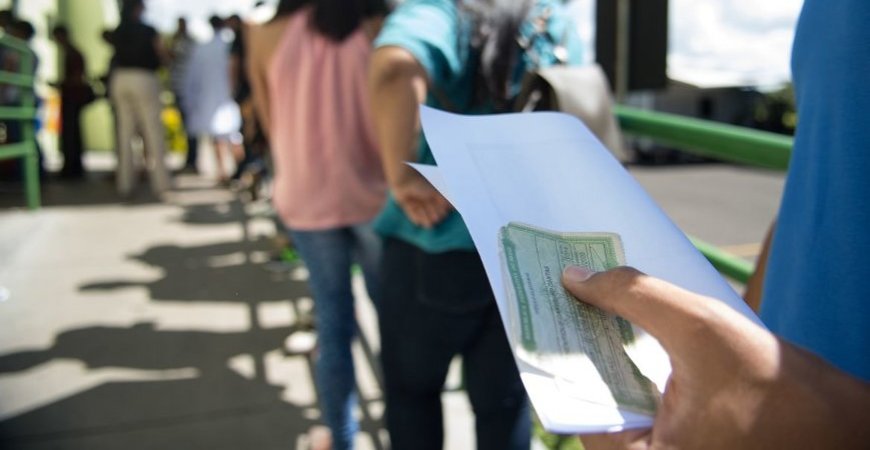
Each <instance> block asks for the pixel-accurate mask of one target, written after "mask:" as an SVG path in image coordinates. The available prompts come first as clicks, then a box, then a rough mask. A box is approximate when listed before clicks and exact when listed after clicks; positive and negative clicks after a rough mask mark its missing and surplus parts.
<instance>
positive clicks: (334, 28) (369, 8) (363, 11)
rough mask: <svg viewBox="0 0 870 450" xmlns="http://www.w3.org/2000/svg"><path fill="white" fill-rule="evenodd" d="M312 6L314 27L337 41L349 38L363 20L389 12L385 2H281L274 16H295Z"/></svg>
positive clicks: (337, 0) (333, 0)
mask: <svg viewBox="0 0 870 450" xmlns="http://www.w3.org/2000/svg"><path fill="white" fill-rule="evenodd" d="M307 5H312V6H313V8H314V11H313V14H312V16H311V25H312V26H313V27H314V29H315V30H317V31H318V32H320V33H322V34H324V35H326V36H327V37H329V38H330V39H332V40H333V41H336V42H341V41H343V40H345V38H347V37H348V36H350V35H351V34H352V33H353V32H354V31H356V29H357V28H359V26H360V24H361V23H362V21H363V20H364V19H366V18H369V17H373V16H376V15H383V14H386V12H387V4H386V1H385V0H281V1H280V2H278V8H277V9H276V11H275V17H276V18H277V17H281V16H284V15H287V14H292V13H295V12H296V11H298V10H299V9H301V8H303V7H305V6H307Z"/></svg>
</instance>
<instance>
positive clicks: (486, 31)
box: [463, 0, 534, 110]
mask: <svg viewBox="0 0 870 450" xmlns="http://www.w3.org/2000/svg"><path fill="white" fill-rule="evenodd" d="M533 1H534V0H475V1H472V2H466V3H464V4H463V9H464V11H465V12H466V13H467V14H468V16H469V17H470V20H472V21H473V22H474V25H473V29H474V32H473V35H472V38H471V39H472V40H471V46H472V48H473V49H474V50H475V52H476V53H477V55H478V61H479V65H478V67H477V70H476V72H477V77H476V78H477V80H476V83H475V87H474V97H475V98H474V99H473V102H474V103H475V104H478V105H479V104H482V103H492V105H493V106H494V107H495V109H496V110H506V109H508V108H509V107H510V102H511V100H512V99H511V94H512V93H511V84H512V82H513V75H514V69H515V67H516V65H517V63H518V58H519V57H520V53H521V52H520V47H519V44H518V43H517V35H518V34H519V30H520V26H521V25H522V23H523V21H525V20H526V17H527V16H528V14H529V11H530V10H531V7H532V4H533Z"/></svg>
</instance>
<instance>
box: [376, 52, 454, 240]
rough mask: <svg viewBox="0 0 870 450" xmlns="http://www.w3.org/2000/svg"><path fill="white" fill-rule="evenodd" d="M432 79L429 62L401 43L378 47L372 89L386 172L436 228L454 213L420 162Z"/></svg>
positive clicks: (415, 214) (406, 201)
mask: <svg viewBox="0 0 870 450" xmlns="http://www.w3.org/2000/svg"><path fill="white" fill-rule="evenodd" d="M427 81H428V77H427V75H426V71H425V70H424V69H423V66H421V65H420V63H419V62H418V61H417V60H416V59H415V58H414V56H413V55H412V54H411V53H410V52H408V51H407V50H405V49H403V48H401V47H382V48H379V49H377V50H375V52H374V54H373V56H372V63H371V68H370V71H369V91H370V93H371V99H372V112H373V118H374V125H375V132H376V133H377V136H378V141H379V144H380V146H381V159H382V161H383V165H384V173H385V174H386V176H387V182H389V184H390V189H391V190H392V193H393V196H394V197H395V199H396V201H397V202H398V203H399V206H401V207H402V210H403V211H404V212H405V214H406V215H407V216H408V218H409V219H411V221H412V222H414V223H415V224H417V225H419V226H422V227H426V228H431V227H433V226H435V225H437V224H438V223H439V222H440V221H441V220H443V219H444V217H446V216H447V213H448V212H449V211H450V204H449V203H448V202H447V200H445V199H444V197H442V196H441V194H439V193H438V191H437V190H435V188H433V187H432V186H431V185H430V184H429V182H427V181H426V180H425V179H424V178H423V177H422V176H420V174H418V173H417V172H416V171H415V170H413V169H411V168H410V167H408V166H407V165H406V164H405V162H406V161H415V160H416V158H417V156H416V152H415V150H416V147H417V138H418V136H419V133H420V113H419V105H420V104H421V103H423V102H424V101H425V100H426V89H427V88H426V86H427Z"/></svg>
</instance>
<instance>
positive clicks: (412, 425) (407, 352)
mask: <svg viewBox="0 0 870 450" xmlns="http://www.w3.org/2000/svg"><path fill="white" fill-rule="evenodd" d="M381 273H382V275H383V278H382V279H383V284H382V285H381V286H382V297H381V299H380V303H379V304H378V318H379V322H380V329H381V359H382V363H383V369H384V383H385V396H386V416H387V417H386V423H387V429H388V431H389V433H390V441H391V442H392V446H393V449H394V450H409V449H414V450H428V449H432V450H441V448H442V446H443V440H444V436H443V434H444V432H443V417H442V409H441V390H442V388H443V386H444V381H445V378H446V377H447V369H448V366H449V365H450V361H451V359H452V358H453V357H454V356H455V355H461V356H462V361H463V369H464V378H465V386H466V390H467V392H468V397H469V400H470V402H471V406H472V409H473V410H474V415H475V430H476V435H477V448H478V449H480V450H521V449H525V450H527V449H528V448H529V445H530V440H531V435H530V433H531V422H530V417H529V408H528V402H527V399H526V394H525V390H524V388H523V385H522V382H521V381H520V377H519V373H518V371H517V367H516V364H515V362H514V359H513V356H512V354H511V351H510V348H509V345H508V342H507V338H506V337H505V333H504V328H503V326H502V323H501V318H500V317H499V314H498V309H497V307H496V304H495V299H494V298H493V295H492V291H491V290H490V287H489V283H488V281H487V278H486V273H485V272H484V270H483V265H482V264H481V262H480V257H479V256H478V255H477V253H476V252H468V251H453V252H446V253H440V254H429V253H426V252H424V251H422V250H421V249H419V248H417V247H415V246H412V245H410V244H407V243H405V242H402V241H399V240H396V239H387V240H386V242H385V245H384V259H383V265H382V269H381Z"/></svg>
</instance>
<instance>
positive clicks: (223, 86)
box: [181, 16, 241, 184]
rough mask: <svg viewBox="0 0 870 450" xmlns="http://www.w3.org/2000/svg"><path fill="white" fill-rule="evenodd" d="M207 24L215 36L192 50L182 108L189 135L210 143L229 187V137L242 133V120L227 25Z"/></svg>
mask: <svg viewBox="0 0 870 450" xmlns="http://www.w3.org/2000/svg"><path fill="white" fill-rule="evenodd" d="M208 22H209V24H210V25H211V27H212V31H213V32H214V35H213V36H212V38H211V40H209V41H208V42H205V43H201V44H197V45H195V46H194V47H193V50H192V51H191V54H190V60H189V61H188V63H187V68H186V69H185V71H184V79H183V82H182V86H183V87H182V89H181V91H182V92H184V99H183V100H184V103H183V105H182V107H183V108H184V109H185V117H186V118H187V124H186V126H187V132H188V133H190V134H192V135H194V136H208V138H209V139H210V140H211V144H212V147H213V149H214V159H215V166H216V167H217V178H218V182H219V183H220V184H226V183H228V182H229V175H228V173H227V172H228V170H227V169H226V167H225V166H224V165H225V163H226V161H227V159H231V158H232V154H231V153H232V152H231V149H230V138H231V137H232V136H233V135H234V134H236V133H238V132H239V128H240V126H241V123H240V122H241V118H240V116H239V107H238V105H237V104H236V102H234V101H233V97H232V86H231V83H230V54H229V43H228V42H227V41H226V40H225V38H224V36H223V30H224V27H225V25H226V24H225V23H224V20H223V19H221V18H220V17H218V16H212V17H210V18H209V20H208Z"/></svg>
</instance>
